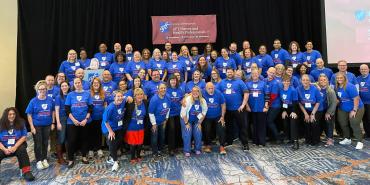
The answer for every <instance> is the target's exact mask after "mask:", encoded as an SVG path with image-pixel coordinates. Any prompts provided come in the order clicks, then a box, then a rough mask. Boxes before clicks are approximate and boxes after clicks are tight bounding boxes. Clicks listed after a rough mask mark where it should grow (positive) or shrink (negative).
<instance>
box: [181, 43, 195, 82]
mask: <svg viewBox="0 0 370 185" xmlns="http://www.w3.org/2000/svg"><path fill="white" fill-rule="evenodd" d="M179 60H180V61H181V62H182V63H183V65H185V66H186V71H187V73H188V78H190V76H192V74H193V69H194V66H195V63H196V61H195V60H193V58H192V57H191V56H190V54H189V49H188V47H187V46H186V45H182V46H181V48H180V53H179ZM188 80H189V79H188Z"/></svg>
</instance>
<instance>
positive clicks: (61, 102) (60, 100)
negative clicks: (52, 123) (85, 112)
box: [55, 95, 67, 117]
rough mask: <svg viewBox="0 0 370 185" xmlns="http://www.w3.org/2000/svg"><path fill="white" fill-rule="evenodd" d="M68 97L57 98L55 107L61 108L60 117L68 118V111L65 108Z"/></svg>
mask: <svg viewBox="0 0 370 185" xmlns="http://www.w3.org/2000/svg"><path fill="white" fill-rule="evenodd" d="M66 97H67V95H65V96H64V98H62V97H61V96H60V95H58V96H57V97H56V98H55V106H59V117H66V116H67V115H66V109H65V106H64V102H65V101H66Z"/></svg>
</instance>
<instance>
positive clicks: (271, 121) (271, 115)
mask: <svg viewBox="0 0 370 185" xmlns="http://www.w3.org/2000/svg"><path fill="white" fill-rule="evenodd" d="M280 112H281V110H280V108H272V107H271V108H270V109H269V110H268V112H267V127H268V128H269V129H270V131H271V134H272V137H273V138H274V139H280V135H279V131H278V130H277V128H276V124H275V119H276V118H277V116H279V115H280Z"/></svg>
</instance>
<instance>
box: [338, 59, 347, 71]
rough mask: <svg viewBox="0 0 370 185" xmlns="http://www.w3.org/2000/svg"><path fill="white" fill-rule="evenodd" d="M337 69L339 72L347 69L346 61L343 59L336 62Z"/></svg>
mask: <svg viewBox="0 0 370 185" xmlns="http://www.w3.org/2000/svg"><path fill="white" fill-rule="evenodd" d="M338 70H339V71H340V72H346V71H347V62H345V61H343V60H342V61H339V62H338Z"/></svg>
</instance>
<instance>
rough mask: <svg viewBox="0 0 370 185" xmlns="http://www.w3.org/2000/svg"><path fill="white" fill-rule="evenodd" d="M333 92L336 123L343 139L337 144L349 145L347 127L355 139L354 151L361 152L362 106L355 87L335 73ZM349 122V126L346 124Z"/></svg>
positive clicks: (342, 75)
mask: <svg viewBox="0 0 370 185" xmlns="http://www.w3.org/2000/svg"><path fill="white" fill-rule="evenodd" d="M335 78H336V82H335V92H336V93H337V97H338V100H339V107H338V122H339V125H340V127H341V129H342V132H343V136H344V139H343V140H342V141H340V142H339V144H341V145H350V144H351V135H350V129H349V126H351V128H352V130H353V135H354V136H355V138H356V139H357V145H356V149H357V150H361V149H362V148H363V147H364V144H363V143H362V139H363V138H362V137H363V136H362V131H361V126H360V124H361V120H362V117H363V116H364V112H365V109H364V104H363V103H362V100H361V98H360V96H359V94H358V91H357V88H356V86H355V85H353V84H351V83H349V82H348V81H347V76H346V75H344V74H343V73H337V75H336V76H335ZM348 122H349V124H348Z"/></svg>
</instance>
